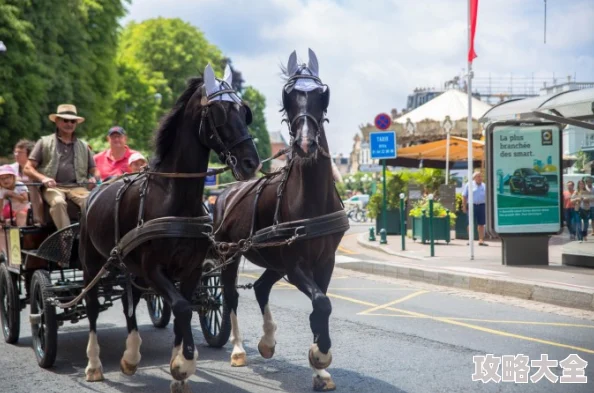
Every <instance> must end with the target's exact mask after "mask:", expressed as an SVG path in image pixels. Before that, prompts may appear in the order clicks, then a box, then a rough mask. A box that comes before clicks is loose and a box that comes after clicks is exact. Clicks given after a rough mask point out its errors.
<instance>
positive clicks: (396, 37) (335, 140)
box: [123, 0, 594, 154]
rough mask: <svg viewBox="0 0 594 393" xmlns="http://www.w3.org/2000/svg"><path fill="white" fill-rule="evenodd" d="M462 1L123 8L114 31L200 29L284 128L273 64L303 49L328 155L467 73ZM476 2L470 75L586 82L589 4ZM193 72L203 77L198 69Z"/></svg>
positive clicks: (271, 124)
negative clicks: (422, 90)
mask: <svg viewBox="0 0 594 393" xmlns="http://www.w3.org/2000/svg"><path fill="white" fill-rule="evenodd" d="M466 7H467V0H392V1H388V0H365V1H364V0H167V1H163V0H133V1H132V4H131V5H130V6H129V14H128V16H127V17H126V18H125V19H124V20H123V23H124V24H125V23H126V22H128V21H130V20H135V21H142V20H144V19H148V18H154V17H158V16H163V17H179V18H181V19H183V20H185V21H188V22H190V23H191V24H193V25H194V26H196V27H198V28H199V29H200V30H202V31H203V32H204V33H205V35H206V37H207V39H208V40H209V41H211V42H212V43H214V44H216V45H217V46H218V47H219V48H221V50H222V51H223V52H224V53H225V55H227V56H229V57H230V58H231V59H232V60H233V64H234V65H235V66H236V67H237V68H238V69H239V70H240V71H241V72H242V73H243V76H244V79H245V80H246V83H247V84H248V85H252V86H254V87H256V88H257V89H258V90H260V91H261V92H262V93H263V94H264V95H265V96H266V100H267V110H266V120H267V126H268V129H269V131H278V130H282V131H283V134H284V135H285V136H287V131H286V126H281V124H280V120H281V117H280V114H279V112H278V109H279V106H280V99H281V88H282V81H281V79H280V76H279V64H281V63H282V64H286V62H287V59H288V57H289V55H290V53H291V52H292V51H293V50H295V49H296V50H297V53H298V56H300V57H301V60H302V61H307V58H306V57H307V48H312V49H313V50H314V51H315V52H316V54H317V56H318V60H319V63H320V77H321V78H322V80H323V81H324V82H325V83H327V84H328V85H329V86H330V89H331V99H330V107H329V110H328V117H329V118H330V120H331V123H330V124H328V125H327V126H326V131H327V133H328V139H329V143H330V149H331V151H332V152H333V153H341V152H342V153H345V154H348V153H349V152H350V151H351V148H352V143H353V137H354V135H355V134H356V133H357V131H358V126H359V125H361V124H365V123H368V122H372V121H373V118H374V116H375V115H376V114H377V113H379V112H389V111H390V110H391V109H392V108H397V109H398V110H401V109H402V108H404V107H405V106H406V96H407V95H408V94H410V93H411V92H412V90H413V89H414V88H415V87H439V86H443V83H444V82H445V81H446V80H449V79H451V78H452V77H454V76H456V75H461V73H462V70H463V69H464V68H465V67H466V50H467V49H466V46H467V39H466V37H467V30H466V23H467V22H466V21H467V9H466ZM547 8H548V11H547V13H548V16H547V43H546V44H545V43H544V42H543V38H544V37H543V35H544V1H543V0H479V18H478V26H477V36H476V39H475V49H476V52H477V54H478V58H476V59H475V60H474V63H473V64H474V65H473V67H474V71H475V75H476V76H477V77H485V76H488V75H489V74H490V75H491V76H492V77H497V76H501V77H503V76H505V77H509V75H510V73H511V74H513V75H514V76H526V77H528V76H531V75H533V74H534V75H535V76H536V77H539V76H543V77H549V78H550V77H552V75H553V73H554V74H555V76H556V77H557V78H559V79H561V80H566V77H567V75H572V76H573V75H575V76H577V80H578V81H585V82H594V23H593V21H594V1H592V0H548V1H547ZM196 71H197V72H200V71H201V70H196Z"/></svg>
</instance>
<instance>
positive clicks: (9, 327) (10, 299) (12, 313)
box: [0, 263, 21, 344]
mask: <svg viewBox="0 0 594 393" xmlns="http://www.w3.org/2000/svg"><path fill="white" fill-rule="evenodd" d="M16 277H17V276H16V275H15V276H14V277H13V275H12V274H11V273H10V272H9V271H8V268H7V267H6V264H4V263H0V319H1V320H2V333H4V341H6V342H7V343H8V344H16V343H17V342H18V341H19V333H20V330H21V306H20V299H19V291H18V289H17V282H16Z"/></svg>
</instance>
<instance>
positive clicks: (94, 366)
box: [85, 276, 103, 382]
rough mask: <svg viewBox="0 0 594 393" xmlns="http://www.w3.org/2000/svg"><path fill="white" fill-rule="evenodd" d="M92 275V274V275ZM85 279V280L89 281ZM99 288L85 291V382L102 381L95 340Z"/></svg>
mask: <svg viewBox="0 0 594 393" xmlns="http://www.w3.org/2000/svg"><path fill="white" fill-rule="evenodd" d="M93 277H94V276H93ZM93 277H91V278H90V280H87V279H85V282H90V281H91V280H92V279H93ZM98 292H99V288H97V286H95V287H93V288H91V289H90V290H89V291H88V292H87V296H86V297H87V317H88V318H89V343H88V344H87V358H89V363H88V365H87V368H86V369H85V375H86V380H87V382H98V381H103V366H102V365H101V360H100V359H99V352H100V350H99V342H98V341H97V318H98V317H99V297H98Z"/></svg>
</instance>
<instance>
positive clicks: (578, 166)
mask: <svg viewBox="0 0 594 393" xmlns="http://www.w3.org/2000/svg"><path fill="white" fill-rule="evenodd" d="M575 156H576V158H577V159H576V161H575V163H574V164H573V167H574V168H575V171H576V172H577V173H586V169H585V168H586V164H587V163H588V161H589V159H590V157H589V156H588V154H587V153H586V152H585V151H583V150H580V151H578V152H577V154H576V155H575Z"/></svg>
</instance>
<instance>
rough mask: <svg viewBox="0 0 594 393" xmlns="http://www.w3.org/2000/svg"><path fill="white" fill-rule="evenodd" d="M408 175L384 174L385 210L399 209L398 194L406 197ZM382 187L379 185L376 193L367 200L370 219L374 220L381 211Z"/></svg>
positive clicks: (400, 173) (399, 173) (398, 173)
mask: <svg viewBox="0 0 594 393" xmlns="http://www.w3.org/2000/svg"><path fill="white" fill-rule="evenodd" d="M408 181H409V179H408V174H407V173H406V172H395V173H387V174H386V208H387V209H388V210H394V209H399V208H400V193H404V194H405V195H406V193H407V191H408ZM382 202H383V185H381V184H380V186H379V187H378V192H376V193H375V194H373V195H372V196H371V197H370V198H369V204H368V205H367V211H368V214H369V216H370V217H371V218H376V217H378V216H379V215H380V213H381V211H382Z"/></svg>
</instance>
